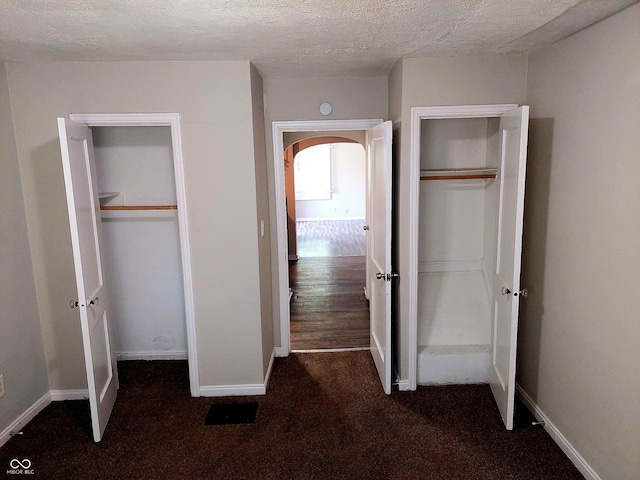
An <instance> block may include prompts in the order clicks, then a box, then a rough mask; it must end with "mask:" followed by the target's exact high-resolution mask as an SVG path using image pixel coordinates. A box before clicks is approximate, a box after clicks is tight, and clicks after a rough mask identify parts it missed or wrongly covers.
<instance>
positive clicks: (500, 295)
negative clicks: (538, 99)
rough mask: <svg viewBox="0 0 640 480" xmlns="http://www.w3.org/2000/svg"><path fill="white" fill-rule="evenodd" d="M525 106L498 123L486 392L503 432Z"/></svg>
mask: <svg viewBox="0 0 640 480" xmlns="http://www.w3.org/2000/svg"><path fill="white" fill-rule="evenodd" d="M528 124H529V107H528V106H523V107H520V108H517V109H515V110H512V111H510V112H507V113H505V114H503V115H502V116H501V118H500V132H501V135H502V150H501V151H502V158H501V165H500V176H499V178H500V200H499V210H498V232H497V234H498V237H497V255H496V270H495V272H496V273H495V278H494V281H493V332H492V335H493V338H492V368H491V379H490V384H491V390H492V391H493V396H494V397H495V399H496V403H497V404H498V409H499V410H500V415H501V416H502V421H503V422H504V425H505V427H506V428H507V430H512V429H513V413H514V402H515V388H516V383H515V382H516V348H517V342H518V310H519V305H520V294H521V292H520V264H521V257H522V223H523V214H524V182H525V173H526V162H527V130H528Z"/></svg>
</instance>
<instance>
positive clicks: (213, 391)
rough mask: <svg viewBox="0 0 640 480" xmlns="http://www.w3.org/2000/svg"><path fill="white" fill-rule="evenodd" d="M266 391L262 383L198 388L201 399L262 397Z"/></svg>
mask: <svg viewBox="0 0 640 480" xmlns="http://www.w3.org/2000/svg"><path fill="white" fill-rule="evenodd" d="M266 393H267V389H266V388H265V386H264V384H262V383H255V384H245V385H209V386H207V385H205V386H201V387H200V396H201V397H241V396H247V395H264V394H266Z"/></svg>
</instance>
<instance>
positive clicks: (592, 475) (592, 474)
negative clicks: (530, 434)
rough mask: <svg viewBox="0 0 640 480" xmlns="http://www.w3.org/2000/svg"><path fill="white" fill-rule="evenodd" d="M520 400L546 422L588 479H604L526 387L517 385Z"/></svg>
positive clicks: (555, 440)
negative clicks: (546, 413)
mask: <svg viewBox="0 0 640 480" xmlns="http://www.w3.org/2000/svg"><path fill="white" fill-rule="evenodd" d="M516 388H517V389H518V393H519V395H520V400H522V403H524V404H525V405H526V407H527V408H528V409H529V410H530V411H531V413H533V416H534V417H536V419H537V420H538V421H540V422H544V429H545V430H546V431H547V433H548V434H549V436H550V437H551V438H552V439H553V441H554V442H556V443H557V444H558V446H559V447H560V449H561V450H562V451H563V452H564V453H565V455H566V456H567V457H569V460H571V461H572V462H573V464H574V465H575V466H576V468H577V469H578V470H579V471H580V473H581V474H582V475H583V476H584V478H586V479H587V480H602V479H601V478H600V476H599V475H598V474H597V473H596V471H595V470H594V469H593V468H591V465H589V464H588V463H587V461H586V460H585V459H584V458H583V457H582V455H580V453H579V452H578V451H577V450H576V449H575V448H574V446H573V445H571V442H569V440H567V438H566V437H565V436H564V435H563V434H562V432H561V431H560V430H559V429H558V427H556V426H555V425H554V424H553V422H551V420H549V417H547V416H546V415H545V413H544V412H543V411H542V410H541V409H540V407H538V405H537V404H536V402H535V401H534V400H533V399H532V398H531V397H530V396H529V394H527V392H525V391H524V389H523V388H522V387H521V386H520V385H517V387H516Z"/></svg>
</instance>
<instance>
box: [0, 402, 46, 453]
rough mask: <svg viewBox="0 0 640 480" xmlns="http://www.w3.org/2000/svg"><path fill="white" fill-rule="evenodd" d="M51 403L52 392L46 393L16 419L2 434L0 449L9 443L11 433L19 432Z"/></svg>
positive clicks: (0, 433)
mask: <svg viewBox="0 0 640 480" xmlns="http://www.w3.org/2000/svg"><path fill="white" fill-rule="evenodd" d="M50 403H51V392H47V393H45V394H44V395H43V396H42V397H40V398H39V399H38V400H36V401H35V402H34V404H33V405H31V406H30V407H29V408H27V409H26V410H25V412H24V413H23V414H22V415H20V416H19V417H18V418H16V419H15V420H14V421H13V422H11V424H10V425H9V426H8V427H7V428H5V429H4V430H3V431H2V432H0V447H2V446H3V445H4V444H5V443H7V442H8V441H9V439H10V438H11V432H19V431H20V430H22V427H24V426H25V425H26V424H27V423H29V422H30V421H31V420H33V418H34V417H35V416H36V415H37V414H39V413H40V412H41V411H42V410H44V408H45V407H46V406H47V405H49V404H50Z"/></svg>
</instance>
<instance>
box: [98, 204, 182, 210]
mask: <svg viewBox="0 0 640 480" xmlns="http://www.w3.org/2000/svg"><path fill="white" fill-rule="evenodd" d="M177 209H178V206H177V205H100V210H177Z"/></svg>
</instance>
